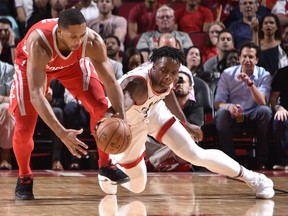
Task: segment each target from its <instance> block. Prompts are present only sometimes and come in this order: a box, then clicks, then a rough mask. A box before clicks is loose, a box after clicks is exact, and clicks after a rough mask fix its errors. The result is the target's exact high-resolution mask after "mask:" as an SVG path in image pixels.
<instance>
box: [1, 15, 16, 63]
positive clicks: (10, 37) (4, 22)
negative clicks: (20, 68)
mask: <svg viewBox="0 0 288 216" xmlns="http://www.w3.org/2000/svg"><path fill="white" fill-rule="evenodd" d="M0 41H1V42H2V47H3V49H2V52H1V54H0V60H1V61H3V62H7V63H9V64H12V65H13V64H14V59H15V48H16V45H17V44H18V42H19V40H18V39H16V35H15V32H14V31H13V29H12V24H11V22H10V21H9V20H8V19H7V18H0Z"/></svg>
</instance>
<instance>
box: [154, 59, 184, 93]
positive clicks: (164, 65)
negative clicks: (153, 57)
mask: <svg viewBox="0 0 288 216" xmlns="http://www.w3.org/2000/svg"><path fill="white" fill-rule="evenodd" d="M179 67H180V63H179V62H178V61H176V60H174V59H172V58H170V57H162V58H161V59H159V60H158V61H157V62H155V63H154V65H153V68H152V85H153V88H154V90H155V91H156V92H159V93H162V92H165V91H167V90H168V89H169V86H170V85H171V83H173V82H174V83H176V82H177V80H178V72H179Z"/></svg>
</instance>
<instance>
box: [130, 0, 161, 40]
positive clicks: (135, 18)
mask: <svg viewBox="0 0 288 216" xmlns="http://www.w3.org/2000/svg"><path fill="white" fill-rule="evenodd" d="M158 8H159V5H158V4H157V0H145V1H144V2H139V3H138V5H136V6H135V7H134V8H132V10H131V11H130V13H129V18H128V34H129V38H130V40H133V39H135V38H136V37H137V35H138V34H141V33H143V32H147V31H152V30H155V29H156V24H155V17H156V11H157V9H158Z"/></svg>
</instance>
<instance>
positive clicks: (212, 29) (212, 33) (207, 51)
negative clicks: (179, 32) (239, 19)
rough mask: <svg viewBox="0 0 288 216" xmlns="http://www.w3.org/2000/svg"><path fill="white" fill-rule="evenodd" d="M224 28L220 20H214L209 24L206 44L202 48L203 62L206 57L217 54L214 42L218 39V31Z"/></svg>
mask: <svg viewBox="0 0 288 216" xmlns="http://www.w3.org/2000/svg"><path fill="white" fill-rule="evenodd" d="M223 29H225V25H224V24H223V23H222V22H220V21H216V22H213V23H211V24H210V25H209V27H208V34H209V39H208V40H207V43H206V46H204V47H203V49H202V53H203V56H202V61H203V63H205V62H206V61H207V60H208V59H210V58H212V57H214V56H215V55H216V54H217V49H216V44H217V41H218V35H219V32H220V31H222V30H223Z"/></svg>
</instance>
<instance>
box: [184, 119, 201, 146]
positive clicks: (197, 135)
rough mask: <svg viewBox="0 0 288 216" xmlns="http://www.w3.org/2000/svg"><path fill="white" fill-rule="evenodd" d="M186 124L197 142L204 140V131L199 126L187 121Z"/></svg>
mask: <svg viewBox="0 0 288 216" xmlns="http://www.w3.org/2000/svg"><path fill="white" fill-rule="evenodd" d="M186 125H187V126H186V130H187V131H188V132H189V133H190V135H191V137H192V138H193V139H194V141H195V142H199V141H202V140H203V132H202V130H201V128H200V127H199V126H197V125H194V124H189V123H186Z"/></svg>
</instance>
